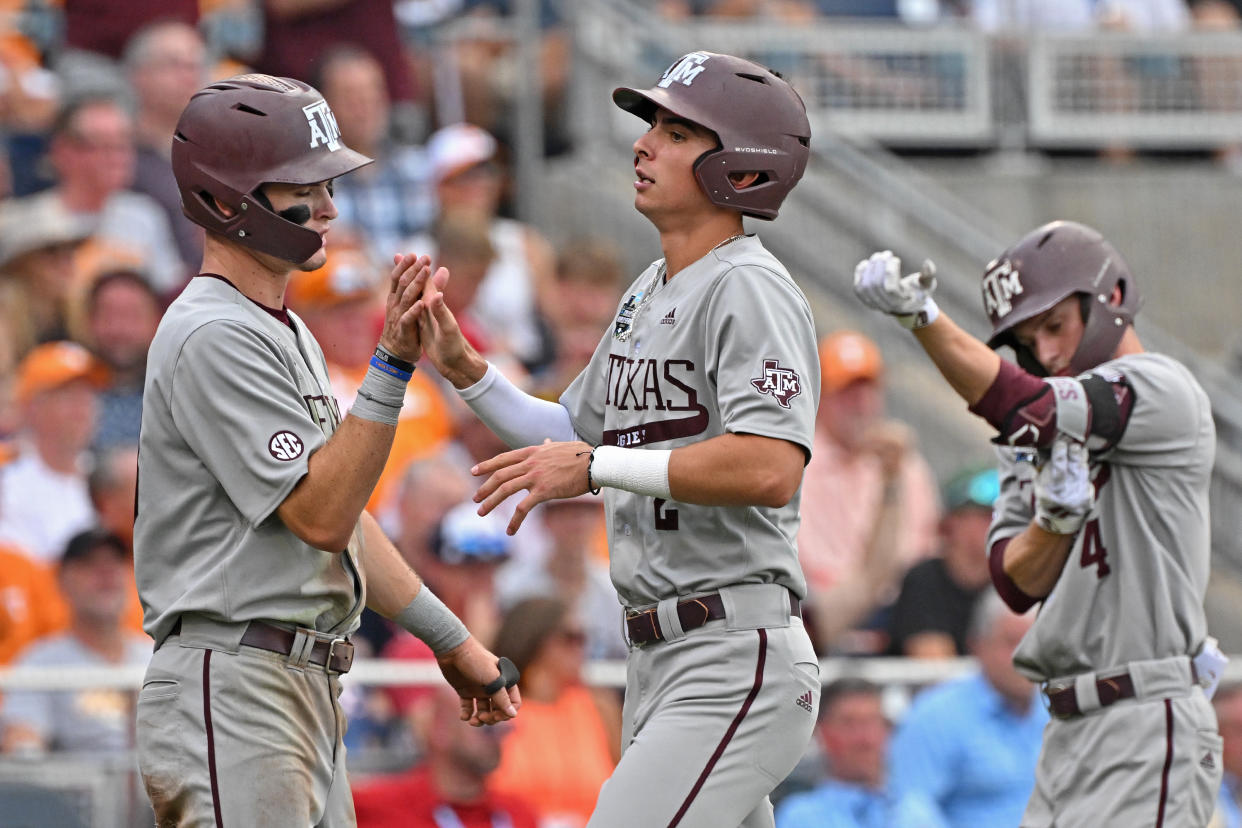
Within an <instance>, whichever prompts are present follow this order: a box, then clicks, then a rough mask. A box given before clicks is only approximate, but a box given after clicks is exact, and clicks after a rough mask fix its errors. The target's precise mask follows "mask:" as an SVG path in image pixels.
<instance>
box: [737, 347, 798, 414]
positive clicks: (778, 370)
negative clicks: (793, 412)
mask: <svg viewBox="0 0 1242 828" xmlns="http://www.w3.org/2000/svg"><path fill="white" fill-rule="evenodd" d="M750 384H751V385H753V386H755V390H756V391H758V392H759V393H760V394H771V395H772V396H773V397H775V398H776V401H777V402H778V403H780V404H781V408H789V401H790V400H792V399H793V398H794V397H796V396H798V395H799V394H801V393H802V380H801V378H799V377H798V374H797V372H796V371H793V370H792V369H789V368H782V367H781V365H780V363H779V362H778V361H777V360H775V359H765V360H764V361H763V374H762V375H761V376H759V377H756V378H755V379H752V380H751V381H750Z"/></svg>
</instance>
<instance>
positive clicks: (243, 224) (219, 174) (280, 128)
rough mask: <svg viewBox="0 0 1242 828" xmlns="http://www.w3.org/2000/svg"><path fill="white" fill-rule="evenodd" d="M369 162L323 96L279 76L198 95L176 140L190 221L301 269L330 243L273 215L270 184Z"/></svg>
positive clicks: (328, 175) (245, 79)
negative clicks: (263, 194)
mask: <svg viewBox="0 0 1242 828" xmlns="http://www.w3.org/2000/svg"><path fill="white" fill-rule="evenodd" d="M369 163H371V159H370V158H367V157H366V156H365V155H362V154H361V153H357V152H354V151H353V150H351V149H350V148H349V147H347V146H345V144H344V143H343V142H342V141H341V131H340V128H339V127H338V126H337V123H336V116H335V115H333V114H332V110H331V109H330V108H329V107H328V104H327V102H326V101H325V100H324V99H323V96H322V95H320V94H319V93H318V92H317V91H315V90H314V89H313V88H311V87H310V86H307V85H306V84H304V83H302V82H301V81H297V80H293V79H291V78H276V77H272V76H271V75H258V74H251V75H238V76H236V77H233V78H228V79H227V80H222V81H219V82H217V83H213V84H211V85H210V86H207V87H206V88H204V89H202V90H200V91H199V92H197V93H195V94H194V96H193V97H192V98H191V99H190V102H189V103H188V104H186V108H185V110H184V111H183V112H182V113H181V119H180V120H179V121H178V122H177V129H176V132H175V133H174V135H173V144H172V166H173V173H174V175H175V176H176V178H177V188H178V190H180V192H181V210H182V212H184V213H185V215H186V217H187V218H188V219H190V221H192V222H194V223H195V224H197V225H199V226H200V227H203V228H204V229H206V230H209V231H211V232H213V233H218V234H220V235H222V236H224V237H226V238H228V239H230V240H232V241H235V242H237V243H238V244H241V245H244V246H246V247H249V248H251V249H253V250H257V251H259V252H261V253H267V254H269V255H272V256H276V257H278V258H280V259H284V260H285V261H288V262H292V263H294V264H301V263H302V262H304V261H306V260H307V259H309V258H310V257H311V256H313V255H314V254H315V253H316V252H317V251H318V250H319V248H320V247H321V246H322V244H323V240H322V239H321V238H320V236H319V234H318V233H316V232H315V231H314V230H311V229H310V228H307V227H303V226H301V225H300V224H298V223H296V222H293V221H289V220H288V219H286V218H283V217H281V216H279V215H277V214H276V213H274V212H272V210H271V209H270V207H269V206H268V204H267V203H266V199H264V198H256V197H255V193H256V191H257V190H258V189H259V188H260V187H261V186H262V185H264V184H269V183H270V184H317V183H319V182H321V181H328V180H331V179H333V178H336V177H337V176H340V175H344V174H345V173H348V172H351V171H353V170H356V169H358V168H359V167H362V166H364V165H366V164H369ZM217 202H218V204H219V205H223V206H225V207H227V208H228V209H229V210H230V211H231V214H226V213H225V212H224V211H222V210H220V209H219V206H218V205H217Z"/></svg>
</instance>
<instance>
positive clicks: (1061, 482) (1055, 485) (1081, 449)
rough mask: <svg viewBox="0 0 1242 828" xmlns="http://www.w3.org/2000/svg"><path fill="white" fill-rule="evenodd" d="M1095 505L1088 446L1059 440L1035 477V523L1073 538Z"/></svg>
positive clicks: (1048, 530) (1059, 438)
mask: <svg viewBox="0 0 1242 828" xmlns="http://www.w3.org/2000/svg"><path fill="white" fill-rule="evenodd" d="M1094 505H1095V488H1094V487H1093V486H1092V485H1091V474H1090V467H1089V466H1088V464H1087V448H1086V446H1084V445H1083V444H1082V443H1080V442H1078V441H1077V440H1071V439H1070V438H1068V437H1065V436H1058V437H1057V438H1056V439H1055V440H1054V441H1053V443H1052V455H1051V456H1050V457H1049V458H1048V459H1047V460H1046V461H1045V462H1044V464H1043V466H1041V467H1040V469H1039V473H1038V474H1036V475H1035V523H1036V524H1038V526H1039V527H1040V528H1041V529H1043V530H1044V531H1045V532H1051V533H1053V534H1054V535H1072V534H1074V533H1075V532H1077V531H1078V530H1079V528H1080V527H1081V526H1082V524H1083V521H1085V520H1086V519H1087V515H1088V514H1089V513H1090V512H1091V507H1092V506H1094Z"/></svg>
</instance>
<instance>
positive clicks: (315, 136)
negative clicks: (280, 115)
mask: <svg viewBox="0 0 1242 828" xmlns="http://www.w3.org/2000/svg"><path fill="white" fill-rule="evenodd" d="M302 111H303V112H305V113H306V120H307V122H308V123H309V124H310V133H311V134H310V145H311V149H314V148H315V147H317V146H319V145H320V144H324V145H325V146H327V148H328V149H330V150H332V152H336V151H337V150H339V149H340V148H341V128H340V127H339V126H337V125H336V116H335V115H333V114H332V110H331V109H330V108H329V107H328V102H327V101H324V100H319V101H316V102H315V103H313V104H308V105H306V106H304V107H302Z"/></svg>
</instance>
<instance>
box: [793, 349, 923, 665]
mask: <svg viewBox="0 0 1242 828" xmlns="http://www.w3.org/2000/svg"><path fill="white" fill-rule="evenodd" d="M819 361H820V387H821V397H820V403H819V412H818V414H817V415H816V421H815V436H814V443H813V446H812V454H811V462H810V463H809V464H808V465H807V468H806V472H805V474H804V475H803V478H802V503H803V508H802V528H801V529H800V530H799V532H798V556H799V558H800V560H801V562H802V569H803V571H804V572H805V573H806V578H807V586H808V591H809V595H808V600H809V607H806V608H804V610H807V611H808V612H807V615H808V616H809V619H808V620H809V621H810V622H811V623H810V630H811V633H812V637H813V639H814V640H815V643H816V647H817V649H818V650H819V651H820V652H821V653H822V652H826V651H828V650H830V649H837V650H847V651H858V652H866V653H876V652H883V651H884V650H885V648H886V645H887V642H886V641H885V639H886V637H887V636H886V635H885V634H884V633H883V632H882V630H880V631H877V630H875V629H872V630H870V631H866V632H858V633H857V634H854V635H850V636H847V635H844V633H845V632H846V631H847V630H850V629H851V628H854V627H855V625H857V624H859V623H860V622H862V621H863V620H864V619H866V618H867V616H868V615H869V614H871V613H872V612H873V611H874V610H875V608H876V607H877V606H879V605H880V604H883V603H887V602H890V601H892V599H893V598H894V597H895V596H896V588H897V585H898V582H899V580H898V579H899V578H900V576H901V573H902V572H904V571H905V569H906V568H907V567H908V566H910V564H911V563H913V562H914V561H916V560H919V559H921V558H924V557H927V556H928V555H930V554H931V553H932V552H933V551H934V548H935V542H936V522H937V519H938V517H939V505H938V499H939V498H938V495H937V492H936V486H935V482H934V478H933V477H932V473H931V469H930V468H929V467H928V465H927V462H926V461H925V460H924V459H923V457H922V455H921V454H920V453H919V452H918V451H917V449H916V448H915V446H914V437H913V433H912V432H911V430H910V428H909V427H907V426H906V425H905V424H904V423H900V422H897V421H896V420H893V419H890V418H888V417H887V416H886V415H885V411H884V408H885V406H884V385H883V378H884V361H883V359H882V357H881V356H880V351H879V348H877V347H876V345H875V343H874V342H872V341H871V340H870V339H868V338H867V337H865V336H863V335H862V334H861V333H858V332H856V331H838V332H836V333H833V334H830V335H829V336H826V337H824V338H823V339H822V340H821V341H820V345H819Z"/></svg>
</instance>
